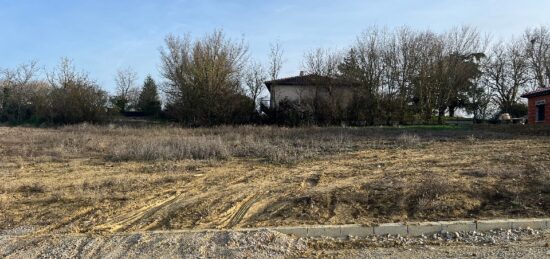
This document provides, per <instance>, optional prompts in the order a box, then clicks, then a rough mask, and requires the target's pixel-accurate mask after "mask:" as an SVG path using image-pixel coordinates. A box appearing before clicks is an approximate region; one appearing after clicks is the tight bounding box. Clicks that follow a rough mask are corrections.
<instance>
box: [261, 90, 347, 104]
mask: <svg viewBox="0 0 550 259" xmlns="http://www.w3.org/2000/svg"><path fill="white" fill-rule="evenodd" d="M333 89H334V92H333V94H332V98H337V99H338V102H339V103H340V105H341V106H342V107H347V106H348V105H349V104H350V102H351V100H352V98H353V91H352V89H351V88H349V87H341V88H338V87H334V88H333ZM329 96H330V95H329V93H328V92H327V91H326V90H323V89H320V88H318V87H315V86H296V85H277V86H272V87H271V103H272V104H273V105H274V107H277V106H278V105H279V102H281V101H283V100H285V99H286V100H289V101H293V102H299V101H306V100H312V99H314V98H329Z"/></svg>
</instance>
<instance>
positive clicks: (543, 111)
mask: <svg viewBox="0 0 550 259" xmlns="http://www.w3.org/2000/svg"><path fill="white" fill-rule="evenodd" d="M521 97H523V98H527V99H528V100H529V104H528V107H529V111H528V115H527V121H528V122H529V124H531V125H535V124H546V125H550V87H546V88H539V89H537V90H535V91H531V92H528V93H525V94H523V95H522V96H521Z"/></svg>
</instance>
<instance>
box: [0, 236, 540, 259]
mask: <svg viewBox="0 0 550 259" xmlns="http://www.w3.org/2000/svg"><path fill="white" fill-rule="evenodd" d="M390 239H391V238H388V239H387V240H385V241H380V240H378V241H373V240H372V239H362V240H334V239H321V240H313V239H304V238H296V237H293V236H288V235H284V234H280V233H277V232H271V231H258V232H250V233H240V232H233V231H221V232H197V233H190V232H185V233H183V232H181V233H175V232H164V233H151V232H143V233H131V234H116V235H89V234H86V235H83V234H80V235H78V234H63V235H44V236H33V237H26V238H21V237H15V236H2V235H0V257H2V258H548V257H549V256H550V248H549V245H548V244H549V242H550V232H548V231H546V232H542V233H537V234H533V235H521V236H520V237H519V239H518V240H517V241H508V240H500V239H499V240H498V241H497V242H495V243H484V242H474V243H467V242H456V241H447V240H442V241H429V242H427V243H426V244H399V243H395V242H394V241H390ZM393 239H395V237H393ZM416 241H418V240H416Z"/></svg>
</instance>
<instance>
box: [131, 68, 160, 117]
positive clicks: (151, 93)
mask: <svg viewBox="0 0 550 259" xmlns="http://www.w3.org/2000/svg"><path fill="white" fill-rule="evenodd" d="M137 107H138V109H139V110H140V111H141V112H143V113H144V114H145V115H147V116H157V115H158V114H159V113H160V111H161V102H160V98H159V95H158V91H157V84H156V83H155V80H153V78H152V77H151V76H150V75H149V76H147V78H145V82H144V83H143V88H142V89H141V93H140V95H139V101H138V105H137Z"/></svg>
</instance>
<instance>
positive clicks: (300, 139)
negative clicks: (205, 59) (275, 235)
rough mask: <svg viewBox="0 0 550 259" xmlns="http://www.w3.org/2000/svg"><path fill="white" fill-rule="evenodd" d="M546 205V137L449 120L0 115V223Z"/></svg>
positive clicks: (446, 214) (527, 213) (174, 224)
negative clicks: (199, 124) (275, 123)
mask: <svg viewBox="0 0 550 259" xmlns="http://www.w3.org/2000/svg"><path fill="white" fill-rule="evenodd" d="M549 215H550V137H528V136H514V135H507V134H499V133H488V132H482V131H470V130H464V129H452V128H402V129H392V128H298V129H289V128H278V127H252V126H243V127H218V128H209V129H184V128H177V127H162V126H156V127H142V128H128V127H117V126H91V125H78V126H70V127H62V128H58V129H38V128H24V127H15V128H10V127H2V128H0V231H4V232H13V231H16V230H17V231H20V232H31V233H82V232H84V233H85V232H103V231H109V232H121V231H139V230H159V229H166V230H168V229H187V228H198V229H202V228H238V227H248V226H276V225H298V224H325V223H326V224H329V223H330V224H344V223H364V224H369V223H379V222H393V221H408V220H411V221H412V220H414V221H418V220H444V219H445V220H451V219H463V218H493V217H531V216H532V217H538V216H549Z"/></svg>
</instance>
